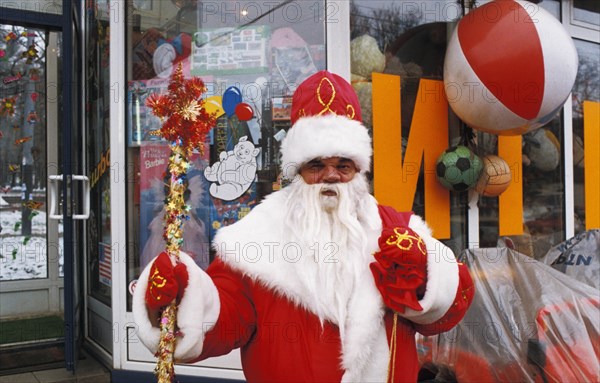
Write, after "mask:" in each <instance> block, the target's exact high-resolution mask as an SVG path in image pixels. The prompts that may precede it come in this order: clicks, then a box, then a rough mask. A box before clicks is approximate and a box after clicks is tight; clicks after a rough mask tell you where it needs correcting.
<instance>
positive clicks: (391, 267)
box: [370, 226, 427, 313]
mask: <svg viewBox="0 0 600 383" xmlns="http://www.w3.org/2000/svg"><path fill="white" fill-rule="evenodd" d="M374 256H375V260H376V261H377V262H372V263H371V264H370V267H371V272H372V273H373V278H375V284H376V286H377V288H378V289H379V292H380V293H381V296H382V298H383V301H384V303H385V304H386V306H387V307H389V308H390V309H392V310H394V311H397V312H400V313H404V309H405V308H407V307H408V308H411V309H413V310H415V311H422V310H423V308H422V307H421V305H420V304H419V300H420V299H422V298H423V296H424V295H425V288H426V285H427V249H426V247H425V242H424V241H423V239H422V238H421V237H420V236H419V235H418V234H417V233H415V232H414V231H413V230H412V229H410V228H408V227H401V226H399V227H387V228H384V229H383V230H382V232H381V236H380V237H379V252H378V253H376V254H375V255H374Z"/></svg>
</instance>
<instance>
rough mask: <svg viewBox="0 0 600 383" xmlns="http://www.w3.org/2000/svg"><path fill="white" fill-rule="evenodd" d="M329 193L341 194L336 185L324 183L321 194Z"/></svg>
mask: <svg viewBox="0 0 600 383" xmlns="http://www.w3.org/2000/svg"><path fill="white" fill-rule="evenodd" d="M328 193H334V194H335V196H339V195H340V190H339V188H338V187H337V186H336V185H324V186H323V187H322V188H321V193H320V194H321V195H326V194H328Z"/></svg>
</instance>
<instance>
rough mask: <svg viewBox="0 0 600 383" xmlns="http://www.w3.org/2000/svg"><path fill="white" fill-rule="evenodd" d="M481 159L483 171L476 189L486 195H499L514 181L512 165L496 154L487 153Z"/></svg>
mask: <svg viewBox="0 0 600 383" xmlns="http://www.w3.org/2000/svg"><path fill="white" fill-rule="evenodd" d="M481 160H482V162H483V171H482V172H481V176H480V177H479V180H478V181H477V184H476V185H475V190H477V193H479V194H481V195H483V196H486V197H496V196H499V195H500V194H502V193H503V192H504V191H505V190H506V189H508V187H509V186H510V183H511V182H512V175H511V171H510V167H509V166H508V164H507V163H506V161H504V160H503V159H502V158H500V157H498V156H494V155H487V156H485V157H483V158H482V159H481Z"/></svg>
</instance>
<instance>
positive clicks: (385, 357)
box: [133, 71, 474, 382]
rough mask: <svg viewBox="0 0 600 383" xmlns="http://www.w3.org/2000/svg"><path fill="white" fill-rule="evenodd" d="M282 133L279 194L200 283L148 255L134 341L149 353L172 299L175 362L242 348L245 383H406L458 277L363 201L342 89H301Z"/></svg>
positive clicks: (439, 324)
mask: <svg viewBox="0 0 600 383" xmlns="http://www.w3.org/2000/svg"><path fill="white" fill-rule="evenodd" d="M292 124H293V125H292V128H291V129H290V130H289V132H288V134H287V136H286V138H285V140H284V142H283V144H282V147H281V152H282V171H283V175H284V176H285V177H287V178H288V179H289V180H290V181H291V183H290V185H288V186H286V187H284V188H283V189H282V190H280V191H277V192H274V193H272V194H270V195H269V196H267V197H266V198H265V199H264V200H263V201H262V202H261V203H260V204H259V205H258V206H257V207H256V208H254V209H253V210H252V211H251V212H250V213H249V214H248V215H247V216H246V217H244V218H243V219H241V220H240V221H239V222H237V223H235V224H233V225H231V226H227V227H223V228H222V229H220V230H219V231H218V233H217V235H216V236H215V239H214V242H213V248H214V249H215V251H216V254H217V256H216V259H215V260H214V261H213V262H212V264H211V265H210V266H209V267H208V269H207V270H206V272H204V271H203V270H201V269H200V268H199V267H197V266H196V265H195V263H194V261H193V260H192V259H191V258H190V257H188V256H187V255H186V254H183V253H182V254H181V256H180V261H179V263H177V264H175V265H173V262H172V261H171V260H170V259H169V258H168V256H167V255H166V253H163V254H161V255H160V256H159V257H157V258H156V259H155V261H154V262H153V263H152V264H150V265H149V266H148V267H147V268H146V269H145V270H144V271H143V273H142V274H141V276H140V278H139V282H138V288H137V289H136V290H135V293H134V299H133V313H134V316H135V320H136V322H137V324H138V336H139V338H140V339H141V340H142V342H143V343H144V344H145V345H146V347H148V348H149V349H150V350H151V351H152V352H155V351H156V349H157V346H158V343H159V339H160V332H159V328H158V318H159V314H158V312H159V309H160V307H163V306H165V305H167V304H168V303H169V302H170V301H171V300H172V299H173V298H174V297H175V296H177V297H178V298H177V299H179V307H178V316H177V326H178V329H179V330H180V335H179V337H178V339H177V345H176V349H175V358H176V359H177V360H180V361H186V362H194V361H198V360H202V359H205V358H209V357H212V356H218V355H223V354H227V353H229V352H230V351H231V350H232V349H234V348H238V347H239V348H240V349H241V358H242V366H243V370H244V374H245V376H246V379H247V380H248V381H249V382H404V381H413V382H415V381H416V380H417V374H418V369H419V366H418V361H417V353H416V346H415V333H416V332H420V333H422V334H425V335H431V334H436V333H440V332H443V331H447V330H449V329H450V328H452V327H453V326H454V325H455V324H456V323H458V322H459V321H460V319H461V318H462V317H463V315H464V313H465V312H466V310H467V308H468V307H469V304H470V303H471V300H472V298H473V294H474V289H473V283H472V281H471V278H470V276H469V273H468V270H467V269H466V267H465V266H464V265H462V264H459V263H457V261H456V259H455V256H454V254H453V253H452V251H451V250H450V249H449V248H447V247H446V246H444V245H443V244H442V243H441V242H439V241H437V240H436V239H434V238H433V237H432V235H431V231H430V230H429V228H428V227H427V225H426V224H425V222H424V221H423V220H422V219H421V218H420V217H418V216H416V215H413V214H411V213H410V212H409V213H398V212H396V211H395V210H393V209H392V208H389V207H385V206H379V205H378V203H377V201H376V200H375V198H374V197H373V196H371V195H370V194H369V185H368V182H367V180H366V177H365V173H366V172H368V171H369V170H370V165H371V155H372V146H371V139H370V137H369V134H368V132H367V129H366V128H365V127H364V126H363V125H362V123H361V114H360V107H359V104H358V99H357V97H356V94H355V93H354V91H353V89H352V87H351V86H350V84H348V83H347V82H346V81H345V80H344V79H342V78H341V77H339V76H337V75H335V74H332V73H329V72H327V71H321V72H318V73H316V74H314V75H313V76H311V77H309V78H308V79H306V80H305V81H304V82H303V83H302V84H301V85H300V86H299V87H298V89H297V90H296V92H295V94H294V97H293V101H292ZM157 276H158V277H160V279H157ZM167 276H168V277H167ZM166 279H169V282H172V283H168V284H165V283H162V282H164V281H165V280H166ZM158 282H161V283H158ZM166 285H168V288H169V289H170V291H167V289H166Z"/></svg>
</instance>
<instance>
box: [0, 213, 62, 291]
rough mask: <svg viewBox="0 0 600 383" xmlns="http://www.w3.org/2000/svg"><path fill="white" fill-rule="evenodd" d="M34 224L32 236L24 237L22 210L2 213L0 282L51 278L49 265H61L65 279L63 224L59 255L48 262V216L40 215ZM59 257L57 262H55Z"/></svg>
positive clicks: (36, 217) (32, 224) (0, 215)
mask: <svg viewBox="0 0 600 383" xmlns="http://www.w3.org/2000/svg"><path fill="white" fill-rule="evenodd" d="M37 213H38V214H37V215H35V216H34V217H33V219H32V222H31V236H24V235H22V234H21V228H20V223H21V210H20V209H19V208H16V209H10V210H0V225H1V227H2V231H1V232H0V281H7V280H17V279H34V278H47V277H48V262H58V268H59V275H60V276H62V275H63V252H62V248H63V246H62V232H63V230H62V224H59V228H58V231H59V233H60V234H59V237H60V238H59V245H58V248H59V251H58V253H59V255H58V256H54V257H53V258H54V259H52V258H50V259H49V258H48V255H47V249H48V244H47V238H46V213H45V212H43V211H39V212H37ZM57 257H58V259H56V258H57Z"/></svg>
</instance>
